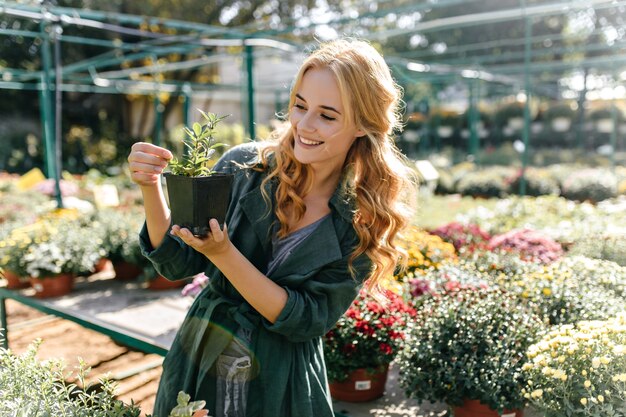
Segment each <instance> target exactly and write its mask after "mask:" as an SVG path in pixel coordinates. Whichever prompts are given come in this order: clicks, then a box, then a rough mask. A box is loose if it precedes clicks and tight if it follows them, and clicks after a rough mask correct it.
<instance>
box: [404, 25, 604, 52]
mask: <svg viewBox="0 0 626 417" xmlns="http://www.w3.org/2000/svg"><path fill="white" fill-rule="evenodd" d="M604 31H605V29H604V28H602V29H596V30H594V31H592V32H590V33H589V34H588V35H587V36H594V35H599V34H602V33H604ZM575 37H576V35H569V34H568V35H563V34H558V35H548V36H546V35H542V36H533V37H531V38H530V41H531V43H540V44H543V42H545V41H551V42H554V41H562V40H566V39H574V38H575ZM524 43H525V39H524V38H523V37H522V38H513V39H511V38H510V39H498V40H495V41H486V42H477V43H471V44H465V45H455V46H450V47H448V48H447V49H446V50H445V51H444V52H441V53H435V52H433V51H431V50H425V51H424V50H422V51H412V52H402V53H399V54H396V56H399V57H402V58H407V59H417V58H423V57H428V58H432V57H441V56H444V55H456V54H458V53H461V52H470V51H480V50H483V49H491V48H501V47H509V46H524Z"/></svg>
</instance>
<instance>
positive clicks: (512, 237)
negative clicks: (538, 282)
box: [487, 229, 563, 264]
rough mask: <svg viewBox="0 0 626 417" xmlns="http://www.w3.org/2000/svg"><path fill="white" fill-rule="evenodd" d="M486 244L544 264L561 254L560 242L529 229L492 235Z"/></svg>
mask: <svg viewBox="0 0 626 417" xmlns="http://www.w3.org/2000/svg"><path fill="white" fill-rule="evenodd" d="M487 246H488V249H489V250H491V251H505V252H515V253H517V254H519V255H520V257H522V258H523V259H529V260H534V261H536V262H540V263H544V264H548V263H551V262H554V261H556V260H557V259H559V258H560V257H561V256H563V248H562V247H561V245H560V244H558V243H557V242H555V241H554V240H552V239H551V238H550V237H548V236H546V235H544V234H543V233H541V232H538V231H536V230H531V229H514V230H511V231H509V232H506V233H502V234H499V235H496V236H493V237H492V238H491V239H490V240H489V243H488V245H487Z"/></svg>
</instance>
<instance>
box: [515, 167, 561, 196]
mask: <svg viewBox="0 0 626 417" xmlns="http://www.w3.org/2000/svg"><path fill="white" fill-rule="evenodd" d="M524 180H525V181H526V195H530V196H540V195H548V194H550V195H559V194H560V193H561V189H560V188H559V183H558V182H557V180H556V179H555V178H553V177H552V175H551V174H550V172H549V171H548V170H546V169H541V168H532V167H530V168H527V169H526V170H525V172H524ZM521 181H522V171H521V170H520V171H518V172H517V173H516V174H515V176H514V177H513V178H512V179H510V182H511V192H512V193H517V191H518V190H519V189H520V183H521Z"/></svg>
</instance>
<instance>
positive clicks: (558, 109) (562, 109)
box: [544, 102, 576, 121]
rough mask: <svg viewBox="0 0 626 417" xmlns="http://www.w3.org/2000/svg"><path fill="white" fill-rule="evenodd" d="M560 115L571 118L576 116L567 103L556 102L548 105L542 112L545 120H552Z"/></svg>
mask: <svg viewBox="0 0 626 417" xmlns="http://www.w3.org/2000/svg"><path fill="white" fill-rule="evenodd" d="M560 117H564V118H567V119H570V120H573V119H574V117H576V111H575V110H574V109H573V108H572V106H571V105H569V104H567V103H561V102H557V103H555V104H553V105H552V106H550V107H549V108H548V109H547V110H546V111H545V113H544V119H545V120H546V121H552V120H554V119H557V118H560Z"/></svg>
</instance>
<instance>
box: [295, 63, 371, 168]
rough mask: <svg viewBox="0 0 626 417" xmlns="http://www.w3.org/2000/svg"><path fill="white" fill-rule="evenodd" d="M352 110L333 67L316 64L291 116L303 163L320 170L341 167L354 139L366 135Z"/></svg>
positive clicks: (304, 80)
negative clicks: (346, 106) (345, 99)
mask: <svg viewBox="0 0 626 417" xmlns="http://www.w3.org/2000/svg"><path fill="white" fill-rule="evenodd" d="M348 110H349V109H345V108H344V106H343V101H342V99H341V93H340V90H339V85H338V84H337V80H336V79H335V76H334V75H333V73H332V72H331V71H330V70H329V69H327V68H315V67H313V68H311V69H309V70H308V71H307V72H306V73H305V74H304V76H303V77H302V81H301V82H300V85H299V87H298V89H297V90H296V92H295V102H294V105H293V108H292V109H291V112H290V117H289V121H290V122H291V128H292V131H293V136H294V154H295V157H296V159H297V160H298V161H299V162H300V163H302V164H310V165H311V166H312V167H313V168H314V169H315V170H316V171H319V170H323V171H325V172H330V171H339V170H341V168H342V166H343V163H344V161H345V159H346V155H347V154H348V151H349V150H350V147H351V146H352V143H353V142H354V140H355V139H356V138H357V137H359V136H363V135H364V133H363V131H362V130H360V129H358V128H357V126H356V125H355V123H354V121H352V117H351V115H350V113H349V111H348Z"/></svg>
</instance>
